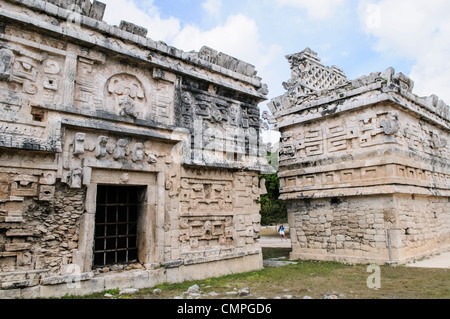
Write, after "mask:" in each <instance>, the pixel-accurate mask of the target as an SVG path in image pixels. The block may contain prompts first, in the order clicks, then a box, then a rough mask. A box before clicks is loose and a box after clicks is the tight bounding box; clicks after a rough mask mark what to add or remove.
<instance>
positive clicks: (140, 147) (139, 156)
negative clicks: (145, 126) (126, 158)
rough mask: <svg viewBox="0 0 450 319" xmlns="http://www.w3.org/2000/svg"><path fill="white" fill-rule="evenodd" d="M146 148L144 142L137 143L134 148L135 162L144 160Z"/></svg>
mask: <svg viewBox="0 0 450 319" xmlns="http://www.w3.org/2000/svg"><path fill="white" fill-rule="evenodd" d="M144 156H145V150H144V144H142V143H136V144H134V148H133V158H132V160H133V162H142V161H143V160H144Z"/></svg>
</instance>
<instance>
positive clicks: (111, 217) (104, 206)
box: [94, 185, 146, 267]
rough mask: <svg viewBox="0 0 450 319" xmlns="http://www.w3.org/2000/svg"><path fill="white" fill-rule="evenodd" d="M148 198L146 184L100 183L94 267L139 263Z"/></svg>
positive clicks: (96, 215)
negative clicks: (141, 222) (141, 224)
mask: <svg viewBox="0 0 450 319" xmlns="http://www.w3.org/2000/svg"><path fill="white" fill-rule="evenodd" d="M145 197H146V187H145V186H118V185H98V186H97V206H96V214H95V234H94V267H101V266H110V265H115V264H128V263H134V262H138V236H139V233H138V222H139V219H140V215H142V214H143V209H144V202H145Z"/></svg>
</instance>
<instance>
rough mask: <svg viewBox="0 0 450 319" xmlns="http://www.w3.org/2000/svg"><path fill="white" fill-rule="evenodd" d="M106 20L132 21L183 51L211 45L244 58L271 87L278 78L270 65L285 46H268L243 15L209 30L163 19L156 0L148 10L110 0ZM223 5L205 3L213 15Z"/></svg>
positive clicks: (217, 1) (123, 0) (128, 0)
mask: <svg viewBox="0 0 450 319" xmlns="http://www.w3.org/2000/svg"><path fill="white" fill-rule="evenodd" d="M105 3H106V4H107V6H106V11H105V17H104V20H105V21H106V22H108V23H109V24H115V25H119V23H120V20H126V21H130V22H132V23H135V24H137V25H140V26H142V27H145V28H147V29H148V30H149V31H148V37H150V38H151V39H153V40H155V41H159V40H161V41H164V42H166V43H167V44H169V45H172V46H174V47H176V48H178V49H181V50H183V51H186V52H188V51H199V50H200V49H201V47H202V46H209V47H211V48H213V49H215V50H217V51H220V52H223V53H225V54H228V55H231V56H233V57H235V58H237V59H241V60H243V61H245V62H248V63H250V64H252V65H254V66H255V67H256V70H257V71H258V75H259V76H261V77H262V78H263V82H265V83H268V84H269V88H270V87H271V86H275V85H276V83H273V84H271V83H270V79H271V78H275V75H274V74H272V73H271V72H270V70H269V65H270V64H271V63H272V62H273V61H274V60H275V59H276V58H278V57H280V56H282V53H281V47H280V46H278V45H272V46H270V47H266V46H265V45H264V44H263V43H262V41H261V39H260V34H259V30H258V26H257V25H256V22H255V21H254V20H253V19H250V18H249V17H247V16H245V15H243V14H237V15H231V16H229V17H228V18H227V19H226V21H225V22H224V23H223V24H220V25H217V26H215V27H213V28H211V29H209V30H202V29H200V28H199V27H198V26H196V25H185V26H183V27H181V23H180V21H179V20H178V19H176V18H173V17H171V18H169V19H163V18H161V14H160V12H159V10H158V8H157V7H156V6H155V5H154V4H153V0H149V1H145V9H141V8H138V7H137V6H136V4H135V3H136V0H134V1H133V0H106V1H105ZM221 4H222V1H221V0H207V1H205V2H204V3H203V4H202V5H203V8H204V9H205V10H206V11H207V12H209V13H210V14H215V13H216V11H215V10H218V8H220V6H221Z"/></svg>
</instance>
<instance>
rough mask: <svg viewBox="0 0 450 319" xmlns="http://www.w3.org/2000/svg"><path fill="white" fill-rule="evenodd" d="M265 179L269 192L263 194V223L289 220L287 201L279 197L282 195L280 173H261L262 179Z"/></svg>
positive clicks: (261, 200) (261, 202)
mask: <svg viewBox="0 0 450 319" xmlns="http://www.w3.org/2000/svg"><path fill="white" fill-rule="evenodd" d="M263 178H264V179H265V183H266V189H267V194H264V195H261V198H260V204H261V211H260V213H261V224H262V225H269V224H273V223H275V224H276V223H285V222H287V206H286V202H284V201H282V200H280V199H278V197H279V196H280V180H279V178H278V174H277V173H274V174H267V175H260V180H261V179H263Z"/></svg>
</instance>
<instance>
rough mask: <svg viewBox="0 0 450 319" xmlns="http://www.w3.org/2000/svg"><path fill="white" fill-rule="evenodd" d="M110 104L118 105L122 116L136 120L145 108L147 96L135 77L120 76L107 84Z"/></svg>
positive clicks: (123, 74)
mask: <svg viewBox="0 0 450 319" xmlns="http://www.w3.org/2000/svg"><path fill="white" fill-rule="evenodd" d="M107 91H108V93H109V95H110V98H109V99H108V103H113V105H116V108H117V109H118V112H119V114H120V115H121V116H124V117H127V116H128V117H131V118H134V119H136V118H137V117H138V116H139V115H140V114H142V110H143V109H144V107H145V94H144V89H143V87H142V84H141V82H140V81H139V80H138V79H137V78H136V77H135V76H133V75H130V74H125V73H122V74H118V75H114V76H113V77H111V78H110V79H109V81H108V83H107Z"/></svg>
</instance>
